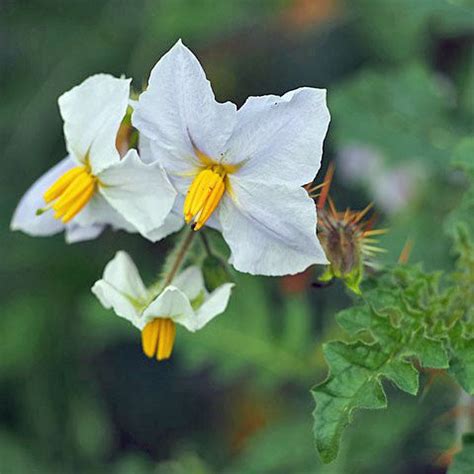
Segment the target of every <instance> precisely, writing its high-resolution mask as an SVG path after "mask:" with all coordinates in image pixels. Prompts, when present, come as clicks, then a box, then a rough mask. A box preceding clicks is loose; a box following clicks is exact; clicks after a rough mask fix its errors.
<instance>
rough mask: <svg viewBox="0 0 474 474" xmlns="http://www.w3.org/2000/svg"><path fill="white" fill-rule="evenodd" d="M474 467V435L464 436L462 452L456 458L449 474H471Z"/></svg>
mask: <svg viewBox="0 0 474 474" xmlns="http://www.w3.org/2000/svg"><path fill="white" fill-rule="evenodd" d="M473 466H474V433H468V434H465V435H464V436H463V443H462V451H461V452H460V453H458V454H457V455H456V456H455V457H454V461H453V463H452V464H451V466H450V467H449V469H448V473H447V474H470V473H472V469H473Z"/></svg>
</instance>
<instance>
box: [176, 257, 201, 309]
mask: <svg viewBox="0 0 474 474" xmlns="http://www.w3.org/2000/svg"><path fill="white" fill-rule="evenodd" d="M172 285H173V286H176V287H177V288H179V289H180V290H181V291H182V292H183V293H184V294H185V295H186V296H187V297H188V298H189V299H190V300H191V301H192V300H194V299H195V298H197V297H198V296H199V294H200V293H201V292H202V291H205V289H204V278H203V276H202V272H201V269H200V268H199V267H196V266H195V265H193V266H191V267H188V268H186V269H185V270H183V271H182V272H181V273H180V274H179V275H178V276H177V277H176V278H175V279H174V280H173V282H172Z"/></svg>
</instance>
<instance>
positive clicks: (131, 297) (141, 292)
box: [92, 251, 148, 329]
mask: <svg viewBox="0 0 474 474" xmlns="http://www.w3.org/2000/svg"><path fill="white" fill-rule="evenodd" d="M92 292H93V293H94V294H95V295H96V296H97V298H99V300H100V302H101V303H102V305H103V306H104V307H105V308H107V309H110V308H113V309H114V311H115V313H116V314H117V315H118V316H121V317H122V318H125V319H128V320H129V321H131V322H132V323H133V324H134V325H135V326H137V327H138V322H137V321H138V317H139V314H140V311H141V309H142V307H143V305H144V304H145V302H146V299H147V298H148V294H147V290H146V288H145V285H144V284H143V281H142V279H141V277H140V274H139V273H138V270H137V267H136V266H135V264H134V263H133V260H132V259H131V258H130V256H129V255H128V254H127V253H126V252H123V251H119V252H117V253H116V255H115V257H114V258H113V259H112V260H111V261H110V262H109V263H108V264H107V266H106V267H105V270H104V275H103V277H102V279H101V280H99V281H97V282H95V284H94V286H93V287H92ZM140 329H141V328H140Z"/></svg>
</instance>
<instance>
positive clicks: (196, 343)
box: [176, 275, 316, 385]
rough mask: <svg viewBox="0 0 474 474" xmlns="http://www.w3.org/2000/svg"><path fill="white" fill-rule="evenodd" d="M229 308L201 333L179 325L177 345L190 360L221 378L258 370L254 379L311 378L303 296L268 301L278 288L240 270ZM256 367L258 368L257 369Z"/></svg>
mask: <svg viewBox="0 0 474 474" xmlns="http://www.w3.org/2000/svg"><path fill="white" fill-rule="evenodd" d="M235 283H236V287H235V289H234V291H233V298H232V299H231V301H230V303H229V307H228V308H227V310H226V312H225V314H224V315H223V316H222V317H220V318H218V319H216V321H215V322H213V324H212V325H209V326H207V327H206V328H204V329H203V330H202V331H200V332H199V334H194V335H193V334H190V333H188V332H186V331H180V332H179V334H178V336H177V344H176V347H177V349H178V350H180V351H182V352H181V353H182V355H183V356H184V357H185V359H186V365H188V366H190V367H203V366H206V365H211V366H212V367H213V368H214V373H215V376H216V377H218V378H219V379H224V380H228V381H230V380H234V379H235V378H237V377H240V376H242V375H244V374H245V375H247V376H250V375H252V374H258V377H257V378H256V380H255V381H256V382H257V383H259V384H263V385H274V384H278V383H280V382H281V380H287V379H293V380H300V381H301V380H307V379H308V377H309V376H310V375H311V371H312V369H314V364H315V362H316V361H315V359H314V357H313V356H312V354H311V352H312V351H313V350H314V345H315V344H314V340H313V337H312V335H311V331H310V329H311V312H310V311H309V307H308V302H307V301H305V299H304V298H301V297H299V296H297V297H294V298H288V299H287V300H286V301H280V302H279V303H277V302H273V304H272V303H270V302H269V301H268V297H267V296H268V292H270V291H273V292H275V290H276V289H275V288H272V287H271V285H269V284H265V282H264V280H263V279H261V278H257V277H254V276H248V275H237V276H236V281H235ZM257 368H258V369H257Z"/></svg>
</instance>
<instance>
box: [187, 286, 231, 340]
mask: <svg viewBox="0 0 474 474" xmlns="http://www.w3.org/2000/svg"><path fill="white" fill-rule="evenodd" d="M233 286H234V284H233V283H225V284H224V285H221V286H220V287H219V288H217V289H216V290H214V291H213V292H212V293H211V294H210V295H209V298H207V299H206V301H205V302H204V303H203V304H202V306H201V307H200V308H199V309H198V310H197V311H196V315H195V318H194V319H191V320H189V322H188V326H187V328H188V329H189V330H190V331H193V332H194V331H198V330H199V329H202V328H203V327H204V326H205V325H206V324H207V323H208V322H209V321H211V320H212V319H214V318H215V317H216V316H218V315H219V314H222V313H223V312H224V311H225V309H226V308H227V304H228V303H229V298H230V293H231V291H232V287H233ZM191 328H192V329H191Z"/></svg>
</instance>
